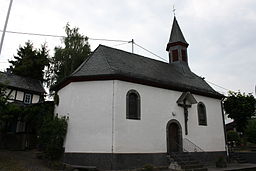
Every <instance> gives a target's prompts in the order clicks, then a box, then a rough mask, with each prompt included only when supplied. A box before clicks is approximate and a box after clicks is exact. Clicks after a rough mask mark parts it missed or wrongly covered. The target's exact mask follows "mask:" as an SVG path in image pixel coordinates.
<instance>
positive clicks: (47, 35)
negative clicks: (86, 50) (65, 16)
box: [0, 30, 130, 43]
mask: <svg viewBox="0 0 256 171" xmlns="http://www.w3.org/2000/svg"><path fill="white" fill-rule="evenodd" d="M0 32H3V30H0ZM6 33H13V34H24V35H31V36H44V37H57V38H65V37H66V36H61V35H54V34H42V33H29V32H19V31H6ZM87 38H88V39H90V40H96V41H112V42H126V43H129V42H130V41H128V40H115V39H98V38H91V37H87Z"/></svg>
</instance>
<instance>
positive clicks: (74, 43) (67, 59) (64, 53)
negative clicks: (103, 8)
mask: <svg viewBox="0 0 256 171" xmlns="http://www.w3.org/2000/svg"><path fill="white" fill-rule="evenodd" d="M78 31H79V28H77V27H75V28H70V25H69V24H67V25H66V27H65V32H66V37H64V38H63V43H64V47H61V46H58V47H55V53H54V56H53V58H52V59H51V67H50V69H49V70H48V76H47V77H48V78H49V80H48V85H54V84H56V83H59V82H60V81H62V80H63V79H65V78H66V77H67V76H69V75H70V74H71V73H72V72H73V71H74V70H75V69H76V68H77V67H78V66H79V65H81V63H82V62H83V61H84V60H85V59H86V58H87V57H88V56H89V55H90V53H91V49H90V45H89V43H88V37H86V36H83V35H82V34H80V33H79V32H78Z"/></svg>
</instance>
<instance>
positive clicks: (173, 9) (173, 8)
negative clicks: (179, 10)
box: [172, 5, 176, 16]
mask: <svg viewBox="0 0 256 171" xmlns="http://www.w3.org/2000/svg"><path fill="white" fill-rule="evenodd" d="M175 11H176V9H175V6H174V5H173V7H172V12H173V15H174V16H175Z"/></svg>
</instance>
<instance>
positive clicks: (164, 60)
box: [134, 42, 167, 62]
mask: <svg viewBox="0 0 256 171" xmlns="http://www.w3.org/2000/svg"><path fill="white" fill-rule="evenodd" d="M134 44H135V45H136V46H138V47H139V48H141V49H143V50H145V51H147V52H149V53H151V54H152V55H154V56H156V57H158V58H160V59H162V60H164V61H166V62H167V60H166V59H164V58H162V57H160V56H158V55H157V54H155V53H153V52H151V51H150V50H148V49H146V48H144V47H142V46H140V45H138V44H137V43H135V42H134Z"/></svg>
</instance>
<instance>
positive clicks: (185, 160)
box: [169, 153, 208, 171]
mask: <svg viewBox="0 0 256 171" xmlns="http://www.w3.org/2000/svg"><path fill="white" fill-rule="evenodd" d="M169 159H173V160H174V161H176V162H177V164H178V165H179V166H180V167H181V169H182V170H185V171H207V170H208V169H207V168H204V165H203V164H201V163H200V162H199V161H197V160H195V159H194V158H193V157H192V156H191V155H190V154H189V153H173V154H172V155H171V156H170V157H169ZM170 161H171V160H170Z"/></svg>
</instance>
